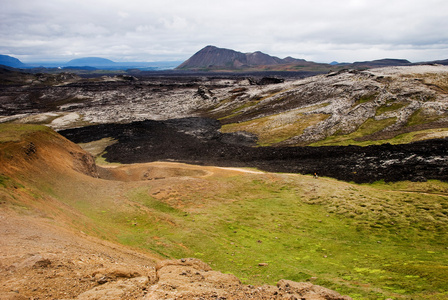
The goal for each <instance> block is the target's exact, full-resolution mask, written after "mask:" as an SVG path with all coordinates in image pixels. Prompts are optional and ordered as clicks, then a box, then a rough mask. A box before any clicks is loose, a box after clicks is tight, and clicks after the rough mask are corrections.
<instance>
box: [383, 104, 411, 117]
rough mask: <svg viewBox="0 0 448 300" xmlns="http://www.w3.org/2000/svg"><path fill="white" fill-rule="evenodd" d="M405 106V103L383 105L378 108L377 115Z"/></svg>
mask: <svg viewBox="0 0 448 300" xmlns="http://www.w3.org/2000/svg"><path fill="white" fill-rule="evenodd" d="M404 106H405V104H403V103H392V104H389V105H383V106H380V107H378V108H377V110H376V115H377V116H379V115H382V114H384V113H387V112H391V111H396V110H399V109H401V108H403V107H404Z"/></svg>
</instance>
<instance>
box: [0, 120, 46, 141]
mask: <svg viewBox="0 0 448 300" xmlns="http://www.w3.org/2000/svg"><path fill="white" fill-rule="evenodd" d="M39 131H44V132H50V131H52V130H51V129H50V128H48V127H46V126H43V125H33V124H11V123H3V124H0V143H4V142H18V141H21V140H22V137H23V136H25V135H29V134H35V133H36V132H39Z"/></svg>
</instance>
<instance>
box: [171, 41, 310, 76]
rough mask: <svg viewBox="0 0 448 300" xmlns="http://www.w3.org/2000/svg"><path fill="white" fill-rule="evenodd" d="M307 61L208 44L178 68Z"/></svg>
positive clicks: (244, 65)
mask: <svg viewBox="0 0 448 300" xmlns="http://www.w3.org/2000/svg"><path fill="white" fill-rule="evenodd" d="M305 62H306V61H305V60H303V59H295V58H292V57H287V58H284V59H281V58H278V57H275V56H270V55H268V54H265V53H263V52H260V51H256V52H253V53H242V52H238V51H235V50H230V49H224V48H218V47H215V46H207V47H205V48H203V49H201V50H200V51H198V52H197V53H196V54H194V55H193V56H192V57H190V58H189V59H188V60H186V61H185V62H184V63H182V64H181V65H180V66H179V67H177V69H179V70H186V69H244V68H251V67H258V66H273V65H274V66H276V65H285V64H297V63H305Z"/></svg>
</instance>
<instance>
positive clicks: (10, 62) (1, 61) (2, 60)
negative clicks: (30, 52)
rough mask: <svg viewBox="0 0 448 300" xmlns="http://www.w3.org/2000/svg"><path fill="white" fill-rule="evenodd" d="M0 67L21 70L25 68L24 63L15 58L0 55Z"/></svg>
mask: <svg viewBox="0 0 448 300" xmlns="http://www.w3.org/2000/svg"><path fill="white" fill-rule="evenodd" d="M0 65H3V66H8V67H13V68H23V67H26V65H25V64H24V63H22V62H21V61H20V60H18V59H17V58H15V57H12V56H9V55H1V54H0Z"/></svg>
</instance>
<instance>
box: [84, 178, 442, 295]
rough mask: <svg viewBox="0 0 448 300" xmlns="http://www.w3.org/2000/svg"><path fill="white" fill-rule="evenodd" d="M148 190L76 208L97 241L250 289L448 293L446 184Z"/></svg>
mask: <svg viewBox="0 0 448 300" xmlns="http://www.w3.org/2000/svg"><path fill="white" fill-rule="evenodd" d="M153 185H154V184H153V183H141V184H140V186H139V187H135V185H134V187H133V185H129V188H128V189H127V190H126V191H125V194H122V195H121V196H120V195H116V194H115V195H114V196H112V195H111V194H110V193H109V195H107V196H103V197H102V200H101V201H100V200H99V199H98V198H95V199H96V200H95V201H94V202H93V203H92V201H91V200H90V199H92V197H98V196H99V195H100V194H101V192H100V191H98V192H97V194H95V195H90V196H89V197H87V196H86V197H85V198H84V199H80V198H79V197H77V199H78V200H77V201H78V202H77V204H76V207H77V208H78V209H80V210H81V211H82V212H83V213H84V214H86V215H88V216H89V218H90V219H91V220H92V221H93V222H94V223H95V224H96V226H95V227H96V228H97V230H98V233H99V234H101V235H105V236H107V237H109V238H111V239H117V240H118V241H120V242H121V243H123V244H126V245H130V246H133V247H138V248H142V249H147V250H149V251H152V252H154V253H158V254H159V255H160V256H162V257H167V258H181V257H197V258H200V259H202V260H204V261H205V262H207V263H209V264H210V265H211V266H212V267H213V268H214V269H216V270H220V271H223V272H230V273H233V274H235V275H236V276H238V277H239V278H240V279H241V280H242V281H243V282H244V283H247V284H264V283H268V284H275V283H276V282H277V281H278V280H279V279H281V278H284V279H290V280H313V283H315V284H319V285H323V286H325V287H328V288H331V289H335V290H337V291H339V292H340V293H343V294H349V295H351V296H352V297H354V299H385V298H405V297H412V298H415V299H436V297H437V295H441V293H443V292H444V291H446V290H447V289H448V281H447V280H446V274H447V273H446V270H447V266H448V252H447V251H446V244H447V243H448V237H447V236H446V234H445V232H446V230H447V229H448V204H447V203H448V194H447V191H448V185H447V184H446V183H441V182H437V181H430V182H427V183H418V184H417V185H416V186H412V185H411V184H410V183H396V184H389V183H387V184H386V183H382V182H377V183H375V184H372V185H367V184H365V185H354V184H349V183H343V182H338V181H336V180H331V179H327V178H320V179H318V180H316V179H313V178H312V177H311V176H301V175H274V174H267V175H263V174H250V175H249V174H246V175H239V176H217V175H214V176H209V177H207V178H206V179H197V180H196V181H182V180H181V181H176V182H175V181H170V183H169V184H168V183H167V185H166V187H165V188H161V187H160V181H158V184H157V186H158V188H155V186H153ZM112 186H113V182H111V186H109V187H108V188H109V189H112V190H113V187H112ZM205 187H207V188H205ZM411 189H412V191H411ZM170 190H171V192H170V193H168V191H170ZM430 191H432V192H431V193H429V192H430ZM161 193H165V194H164V195H163V197H162V196H160V197H158V198H157V199H156V198H155V196H153V195H158V196H159V195H161ZM117 197H118V198H117ZM260 263H264V264H267V265H265V266H259V264H260ZM311 278H314V279H311ZM316 278H317V279H316ZM417 295H418V296H417ZM431 295H433V296H431Z"/></svg>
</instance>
